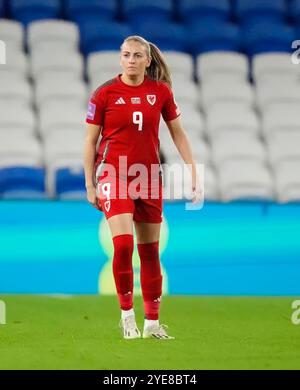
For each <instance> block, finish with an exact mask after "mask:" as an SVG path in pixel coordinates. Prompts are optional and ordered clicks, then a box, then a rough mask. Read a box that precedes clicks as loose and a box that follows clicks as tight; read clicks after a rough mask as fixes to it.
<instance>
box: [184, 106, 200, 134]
mask: <svg viewBox="0 0 300 390" xmlns="http://www.w3.org/2000/svg"><path fill="white" fill-rule="evenodd" d="M179 110H180V112H181V115H180V116H179V118H180V121H181V123H182V125H183V127H184V129H185V130H186V132H187V133H188V135H190V136H192V135H195V136H198V137H202V136H203V135H204V132H205V120H204V118H203V115H202V114H201V112H200V110H199V109H197V108H195V107H194V106H192V105H190V104H180V105H179Z"/></svg>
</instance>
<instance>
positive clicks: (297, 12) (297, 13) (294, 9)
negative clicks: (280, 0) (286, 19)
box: [289, 0, 300, 25]
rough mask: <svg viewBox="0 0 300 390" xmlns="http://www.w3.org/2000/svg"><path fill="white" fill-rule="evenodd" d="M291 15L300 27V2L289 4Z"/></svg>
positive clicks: (294, 1)
mask: <svg viewBox="0 0 300 390" xmlns="http://www.w3.org/2000/svg"><path fill="white" fill-rule="evenodd" d="M289 15H290V17H291V18H292V19H293V20H294V21H295V22H296V23H297V24H298V25H300V0H291V1H290V2H289Z"/></svg>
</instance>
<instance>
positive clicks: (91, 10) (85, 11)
mask: <svg viewBox="0 0 300 390" xmlns="http://www.w3.org/2000/svg"><path fill="white" fill-rule="evenodd" d="M117 9H118V7H117V1H116V0H110V1H107V0H66V3H65V12H66V16H67V18H68V19H70V20H72V21H74V22H77V23H79V24H81V23H82V22H83V21H87V20H93V19H98V20H113V19H114V17H115V16H116V14H117Z"/></svg>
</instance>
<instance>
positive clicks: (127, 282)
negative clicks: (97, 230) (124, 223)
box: [113, 234, 133, 310]
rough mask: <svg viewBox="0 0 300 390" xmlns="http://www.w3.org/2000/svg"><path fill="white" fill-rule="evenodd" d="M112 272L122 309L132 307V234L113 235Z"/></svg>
mask: <svg viewBox="0 0 300 390" xmlns="http://www.w3.org/2000/svg"><path fill="white" fill-rule="evenodd" d="M113 243H114V258H113V274H114V279H115V284H116V290H117V293H118V298H119V302H120V307H121V309H122V310H130V309H132V307H133V268H132V253H133V235H132V234H121V235H119V236H115V237H113Z"/></svg>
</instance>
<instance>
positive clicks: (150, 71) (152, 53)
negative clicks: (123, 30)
mask: <svg viewBox="0 0 300 390" xmlns="http://www.w3.org/2000/svg"><path fill="white" fill-rule="evenodd" d="M130 41H135V42H139V43H140V44H141V45H143V46H144V47H145V48H146V53H147V57H148V58H151V64H150V66H149V67H148V68H147V75H148V76H149V77H150V78H151V79H153V80H155V81H164V82H165V83H167V84H168V85H169V86H170V88H172V79H171V72H170V69H169V67H168V64H167V63H166V60H165V59H164V56H163V54H162V52H161V51H160V50H159V48H158V47H157V46H156V45H154V43H152V42H148V41H147V40H146V39H145V38H143V37H141V36H139V35H131V36H129V37H127V38H126V39H124V42H123V44H124V43H125V42H130ZM123 44H122V46H121V49H122V47H123Z"/></svg>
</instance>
